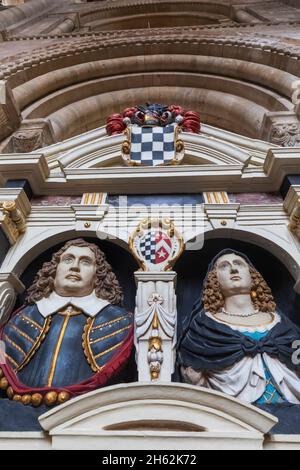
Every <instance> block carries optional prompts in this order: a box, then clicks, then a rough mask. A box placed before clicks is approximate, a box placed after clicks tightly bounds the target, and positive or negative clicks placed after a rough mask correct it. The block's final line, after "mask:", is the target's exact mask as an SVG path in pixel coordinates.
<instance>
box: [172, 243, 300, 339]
mask: <svg viewBox="0 0 300 470" xmlns="http://www.w3.org/2000/svg"><path fill="white" fill-rule="evenodd" d="M225 248H231V249H234V250H237V251H239V252H241V253H244V254H245V255H247V256H248V257H249V258H250V260H251V261H252V263H253V264H254V266H255V267H256V269H257V270H258V271H259V272H261V274H262V275H263V277H264V278H265V279H266V281H267V282H268V284H269V285H270V287H271V289H272V292H273V295H274V297H275V300H276V303H277V306H278V308H279V309H280V311H281V312H282V313H283V314H284V315H287V316H288V317H289V318H290V319H291V320H292V321H293V322H294V323H296V324H298V325H299V326H300V315H299V311H300V295H298V294H297V293H296V292H295V291H294V289H293V287H294V284H295V280H294V278H293V276H292V275H291V273H290V272H289V270H288V269H287V267H286V265H285V264H284V263H283V261H282V260H280V259H279V258H278V257H276V256H275V255H274V254H272V253H271V251H268V250H267V249H265V248H262V247H261V246H259V245H258V244H254V243H249V242H246V241H242V240H240V239H233V238H226V236H224V235H223V236H222V237H219V238H209V236H206V238H205V242H204V246H203V248H202V249H201V250H197V251H193V250H191V251H185V253H184V254H183V255H182V257H181V258H180V259H179V260H178V261H177V263H176V265H175V267H174V270H175V271H176V272H177V275H178V277H177V308H178V333H179V335H180V332H181V331H182V328H183V323H184V322H185V321H186V320H187V319H188V317H189V315H190V313H191V311H192V308H193V304H194V303H195V302H196V301H197V299H199V297H200V295H201V290H202V285H203V281H204V278H205V276H206V273H207V269H208V266H209V263H210V262H211V260H212V259H213V258H214V257H215V256H216V255H217V254H218V253H219V252H220V251H221V250H223V249H225Z"/></svg>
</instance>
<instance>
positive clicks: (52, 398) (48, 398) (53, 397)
mask: <svg viewBox="0 0 300 470" xmlns="http://www.w3.org/2000/svg"><path fill="white" fill-rule="evenodd" d="M56 401H57V393H56V392H48V393H47V394H46V395H45V397H44V403H45V405H47V406H53V405H55V403H56Z"/></svg>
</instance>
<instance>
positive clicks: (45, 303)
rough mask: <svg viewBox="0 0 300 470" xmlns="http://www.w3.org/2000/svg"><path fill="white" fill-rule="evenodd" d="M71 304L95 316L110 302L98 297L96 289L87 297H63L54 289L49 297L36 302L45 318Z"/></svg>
mask: <svg viewBox="0 0 300 470" xmlns="http://www.w3.org/2000/svg"><path fill="white" fill-rule="evenodd" d="M70 304H72V305H73V306H74V307H77V308H79V309H80V310H82V311H83V312H84V313H85V314H86V315H88V316H89V317H94V316H95V315H97V313H99V312H100V311H101V310H102V309H103V308H104V307H106V306H107V305H109V302H108V301H107V300H103V299H100V298H99V297H97V296H96V294H95V291H93V292H92V293H91V294H90V295H86V296H85V297H62V296H60V295H58V294H57V293H56V292H54V291H53V292H52V293H51V294H50V295H49V297H43V298H42V299H41V300H39V301H38V302H36V305H37V307H38V309H39V312H40V313H41V315H42V316H43V317H44V318H46V317H48V316H49V315H52V314H53V313H56V312H58V311H59V310H62V309H63V308H64V307H67V306H68V305H70Z"/></svg>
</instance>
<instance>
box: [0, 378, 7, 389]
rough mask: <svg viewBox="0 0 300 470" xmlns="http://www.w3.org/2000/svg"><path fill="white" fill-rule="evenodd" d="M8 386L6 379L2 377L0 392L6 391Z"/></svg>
mask: <svg viewBox="0 0 300 470" xmlns="http://www.w3.org/2000/svg"><path fill="white" fill-rule="evenodd" d="M8 386H9V383H8V380H7V378H6V377H3V378H2V379H1V380H0V389H1V390H6V389H7V387H8Z"/></svg>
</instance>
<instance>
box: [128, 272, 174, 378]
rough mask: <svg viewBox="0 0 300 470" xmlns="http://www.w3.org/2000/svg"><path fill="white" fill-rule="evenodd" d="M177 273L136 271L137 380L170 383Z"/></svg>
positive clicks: (172, 360) (172, 368)
mask: <svg viewBox="0 0 300 470" xmlns="http://www.w3.org/2000/svg"><path fill="white" fill-rule="evenodd" d="M176 276H177V274H176V273H175V272H174V271H166V272H140V271H138V272H136V273H135V279H136V282H137V295H136V310H135V345H136V350H137V358H136V359H137V366H138V380H139V381H140V382H150V381H155V382H170V381H171V375H172V373H173V372H174V364H175V342H176V325H177V310H176V295H175V282H176Z"/></svg>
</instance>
